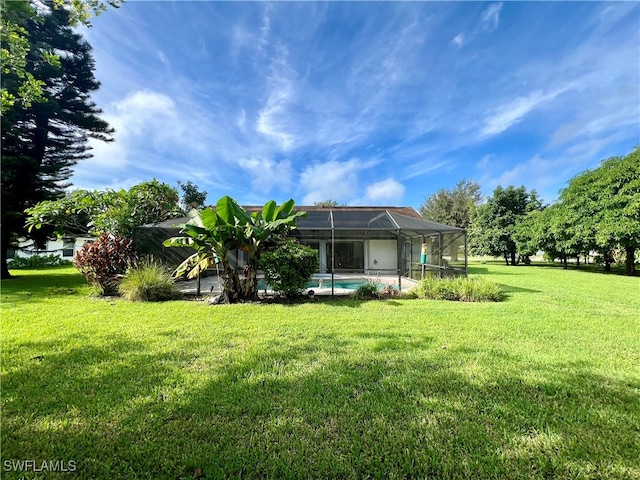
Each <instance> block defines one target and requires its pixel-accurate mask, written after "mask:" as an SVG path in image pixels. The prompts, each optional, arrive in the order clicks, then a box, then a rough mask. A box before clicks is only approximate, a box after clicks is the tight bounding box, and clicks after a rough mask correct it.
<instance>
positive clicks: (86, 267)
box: [73, 233, 137, 295]
mask: <svg viewBox="0 0 640 480" xmlns="http://www.w3.org/2000/svg"><path fill="white" fill-rule="evenodd" d="M136 260H137V257H136V253H135V250H134V248H133V240H131V239H130V238H125V237H118V236H115V235H112V234H110V233H104V234H102V235H101V236H100V237H99V238H98V239H97V240H96V241H95V242H92V243H85V244H84V246H83V247H82V248H81V249H80V250H78V252H77V253H76V255H75V257H74V259H73V264H74V265H75V267H76V268H77V269H78V270H80V272H81V273H82V274H83V275H84V276H85V277H86V278H87V280H88V281H89V282H90V283H92V284H93V285H94V286H95V287H97V288H98V290H99V291H100V294H101V295H117V294H118V282H119V279H120V278H121V276H122V275H123V274H124V273H125V272H126V270H127V268H129V267H130V266H133V265H135V263H136Z"/></svg>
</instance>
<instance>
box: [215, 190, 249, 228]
mask: <svg viewBox="0 0 640 480" xmlns="http://www.w3.org/2000/svg"><path fill="white" fill-rule="evenodd" d="M216 213H217V214H218V216H219V217H220V219H221V220H222V221H223V222H224V223H226V224H227V225H246V224H247V223H250V222H251V217H250V215H249V214H248V213H247V212H246V210H245V209H244V208H242V207H241V206H240V205H238V203H237V202H236V201H235V200H234V199H233V198H231V197H229V196H228V195H225V196H224V197H222V198H221V199H220V200H218V202H217V203H216Z"/></svg>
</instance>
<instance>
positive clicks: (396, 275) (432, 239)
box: [134, 206, 467, 289]
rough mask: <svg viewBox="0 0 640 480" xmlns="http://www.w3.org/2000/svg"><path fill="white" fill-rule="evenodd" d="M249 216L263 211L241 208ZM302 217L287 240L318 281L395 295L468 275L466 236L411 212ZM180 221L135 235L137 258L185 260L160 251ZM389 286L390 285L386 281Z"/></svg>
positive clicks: (365, 210)
mask: <svg viewBox="0 0 640 480" xmlns="http://www.w3.org/2000/svg"><path fill="white" fill-rule="evenodd" d="M244 209H245V210H246V211H248V212H254V211H259V210H261V209H262V207H257V206H256V207H251V206H245V207H244ZM296 210H299V211H305V212H307V216H306V217H302V218H298V219H297V223H296V225H297V227H296V229H295V230H293V232H291V236H292V237H294V238H297V239H298V241H299V242H300V243H303V244H306V245H309V246H311V247H313V248H315V249H316V250H318V253H319V264H318V272H319V273H318V275H317V276H318V277H322V276H324V277H325V278H331V280H332V285H333V280H334V279H335V277H337V276H338V277H341V278H344V277H352V276H355V275H358V276H364V277H366V278H367V279H380V280H385V281H386V283H387V284H389V285H391V284H394V285H395V286H396V287H398V288H399V289H401V288H403V279H404V287H408V286H410V284H411V283H412V282H410V281H408V279H411V280H413V281H415V280H419V279H421V278H423V277H424V276H425V275H438V276H451V275H466V273H467V236H466V231H465V230H464V229H461V228H457V227H451V226H448V225H442V224H439V223H434V222H428V221H426V220H424V219H422V217H421V216H420V214H419V213H418V212H416V211H415V210H414V209H413V208H410V207H320V206H308V207H307V206H301V207H297V208H296ZM187 220H188V219H187V218H179V219H172V220H167V221H165V222H162V223H158V224H153V225H145V226H144V227H139V228H136V229H135V231H134V243H135V244H136V248H137V249H138V250H139V253H140V254H147V255H149V254H151V255H153V256H154V257H156V258H159V259H162V260H163V261H165V262H166V263H167V264H169V265H170V266H172V267H175V266H177V265H178V264H179V263H180V262H181V261H182V260H184V259H185V258H187V257H188V256H189V255H190V254H191V253H193V250H191V249H189V248H176V247H163V246H162V242H163V241H164V240H165V239H167V238H169V237H172V236H177V235H179V232H180V225H182V224H184V223H185V222H186V221H187ZM246 260H247V259H246V253H245V252H242V251H235V252H233V254H232V255H231V258H230V263H231V264H232V265H233V266H235V268H237V269H238V270H239V271H242V269H243V268H244V266H245V264H246ZM391 280H393V281H391Z"/></svg>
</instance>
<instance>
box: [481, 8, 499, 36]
mask: <svg viewBox="0 0 640 480" xmlns="http://www.w3.org/2000/svg"><path fill="white" fill-rule="evenodd" d="M500 10H502V2H500V3H493V4H491V5H489V6H488V7H487V8H486V9H485V11H484V12H482V15H481V16H480V26H481V28H482V30H484V31H485V32H493V31H494V30H495V29H496V28H498V24H499V23H500Z"/></svg>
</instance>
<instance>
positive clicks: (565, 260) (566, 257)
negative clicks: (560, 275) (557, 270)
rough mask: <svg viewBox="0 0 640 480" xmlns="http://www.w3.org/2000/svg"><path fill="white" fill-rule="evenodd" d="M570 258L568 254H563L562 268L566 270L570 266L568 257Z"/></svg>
mask: <svg viewBox="0 0 640 480" xmlns="http://www.w3.org/2000/svg"><path fill="white" fill-rule="evenodd" d="M568 258H569V257H568V256H567V255H563V256H562V269H563V270H566V269H567V268H569V264H568V262H567V259H568Z"/></svg>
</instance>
